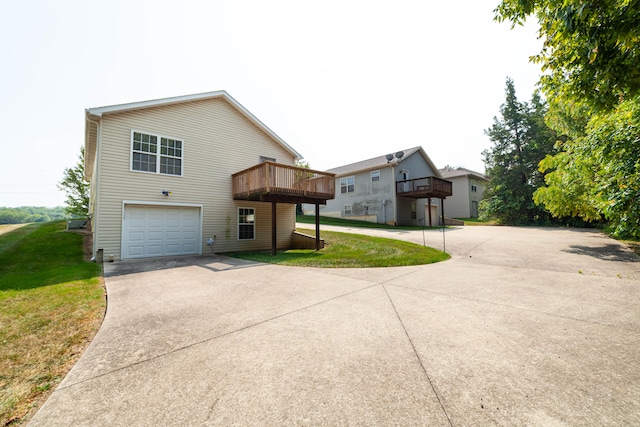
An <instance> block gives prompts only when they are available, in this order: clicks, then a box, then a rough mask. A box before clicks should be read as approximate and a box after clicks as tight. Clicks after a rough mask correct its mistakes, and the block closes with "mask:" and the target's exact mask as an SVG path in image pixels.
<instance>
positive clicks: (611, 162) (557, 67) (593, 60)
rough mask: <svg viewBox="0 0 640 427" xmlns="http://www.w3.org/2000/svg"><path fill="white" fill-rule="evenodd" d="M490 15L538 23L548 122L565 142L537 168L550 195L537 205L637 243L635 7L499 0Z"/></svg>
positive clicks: (631, 3) (638, 16)
mask: <svg viewBox="0 0 640 427" xmlns="http://www.w3.org/2000/svg"><path fill="white" fill-rule="evenodd" d="M495 12H496V19H497V20H498V21H503V20H509V21H511V23H512V25H516V24H521V23H522V22H523V21H524V20H525V19H526V18H527V17H528V16H531V15H534V16H536V18H537V19H538V22H539V23H540V26H541V27H540V31H539V35H540V37H541V38H542V39H543V40H544V47H543V49H542V51H541V52H540V53H539V54H538V55H537V56H534V57H533V58H532V59H533V60H534V61H537V62H539V63H541V64H542V68H543V70H544V71H546V72H547V73H546V74H545V75H544V76H542V78H541V83H542V88H543V90H544V92H545V95H546V97H547V99H548V100H549V112H548V114H547V117H546V120H547V123H548V124H549V125H550V126H551V127H552V128H553V129H554V130H556V131H557V132H559V133H560V134H564V135H566V137H565V138H564V140H563V141H561V142H559V143H558V144H557V146H556V147H557V148H558V151H559V152H558V153H557V154H555V155H553V154H552V153H549V154H550V155H549V156H548V157H546V158H545V159H544V161H543V162H542V163H541V164H540V168H541V171H543V172H546V176H545V180H546V184H547V187H546V188H540V189H539V190H538V191H536V194H535V201H536V202H537V203H541V204H544V205H545V206H546V208H547V209H548V210H550V211H551V212H552V213H553V214H554V215H556V216H559V215H572V216H577V217H580V218H582V219H584V220H587V221H593V220H599V219H601V218H605V219H607V220H608V221H609V222H610V225H611V227H612V231H613V233H614V235H616V236H621V237H622V236H631V237H635V238H640V213H639V212H638V210H639V209H640V207H638V205H639V204H638V203H637V200H640V177H639V176H638V171H639V170H640V163H639V160H638V159H639V157H640V156H639V154H640V153H639V152H638V150H640V148H639V146H640V139H639V137H638V129H639V128H640V118H639V117H638V111H639V109H640V0H601V1H598V2H595V1H584V0H581V1H579V0H503V1H502V3H501V4H500V5H499V6H498V7H497V8H496V10H495Z"/></svg>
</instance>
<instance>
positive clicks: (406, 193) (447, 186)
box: [396, 176, 453, 199]
mask: <svg viewBox="0 0 640 427" xmlns="http://www.w3.org/2000/svg"><path fill="white" fill-rule="evenodd" d="M452 194H453V184H452V183H451V181H447V180H444V179H440V178H436V177H434V176H429V177H426V178H416V179H408V180H406V181H396V195H397V196H398V197H409V198H412V199H424V198H427V197H434V198H438V199H444V198H445V197H448V196H451V195H452Z"/></svg>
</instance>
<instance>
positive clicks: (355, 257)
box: [227, 229, 450, 268]
mask: <svg viewBox="0 0 640 427" xmlns="http://www.w3.org/2000/svg"><path fill="white" fill-rule="evenodd" d="M298 231H300V232H302V233H306V234H311V235H314V234H315V231H313V230H306V229H303V230H298ZM320 237H322V238H323V239H324V240H325V243H326V244H327V245H326V246H325V248H324V249H322V250H320V251H315V250H311V249H295V250H288V251H282V252H278V253H277V254H276V255H275V256H272V255H271V252H270V251H269V252H242V253H233V254H227V255H231V256H234V257H237V258H242V259H247V260H251V261H258V262H264V263H269V264H281V265H291V266H299V267H328V268H347V267H348V268H364V267H394V266H402V265H421V264H431V263H434V262H439V261H444V260H447V259H449V258H450V256H449V254H447V253H444V252H442V251H439V250H437V249H433V248H429V247H424V246H420V245H416V244H415V243H410V242H403V241H400V240H394V239H385V238H381V237H370V236H362V235H358V234H349V233H338V232H332V231H321V232H320Z"/></svg>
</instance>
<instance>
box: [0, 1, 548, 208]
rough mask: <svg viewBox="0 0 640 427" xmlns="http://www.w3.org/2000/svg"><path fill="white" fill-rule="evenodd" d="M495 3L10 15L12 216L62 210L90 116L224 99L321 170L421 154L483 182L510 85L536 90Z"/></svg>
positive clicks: (2, 195) (93, 4) (161, 6)
mask: <svg viewBox="0 0 640 427" xmlns="http://www.w3.org/2000/svg"><path fill="white" fill-rule="evenodd" d="M498 3H499V1H498V0H462V1H456V2H453V1H438V2H436V1H424V0H423V1H402V0H396V1H393V2H391V1H387V2H380V1H372V0H367V1H351V0H340V1H331V0H323V1H314V2H312V1H304V0H298V1H293V0H291V1H284V0H269V1H243V0H228V1H192V0H181V1H173V2H170V1H162V0H153V1H139V0H123V1H115V0H110V1H91V0H78V1H66V0H62V1H61V0H57V1H45V0H40V1H32V0H20V1H17V0H16V1H2V2H1V3H0V46H1V49H0V53H1V55H2V67H1V71H0V73H1V74H0V77H1V78H0V89H1V90H0V93H1V95H0V120H1V122H0V124H1V126H0V129H1V130H2V133H3V138H2V142H1V146H0V148H1V150H0V152H1V153H2V154H1V155H0V206H25V205H29V206H61V205H63V204H64V199H65V197H64V193H62V192H60V191H59V190H58V189H57V188H56V183H58V182H59V181H60V180H61V179H62V174H63V171H64V168H65V167H71V166H73V165H74V164H75V163H76V160H77V155H78V153H79V150H80V146H81V145H82V144H83V143H84V109H85V108H89V107H99V106H105V105H113V104H121V103H126V102H135V101H142V100H149V99H157V98H164V97H169V96H177V95H186V94H192V93H200V92H209V91H214V90H221V89H223V90H226V91H227V92H228V93H229V94H230V95H231V96H233V97H234V98H235V99H236V100H237V101H238V102H240V103H241V104H242V105H243V106H244V107H245V108H247V109H248V110H249V111H251V112H252V113H253V114H254V115H255V116H256V117H258V119H260V120H261V121H262V122H263V123H265V124H266V125H267V126H268V127H269V128H271V130H273V131H274V132H275V133H276V134H278V135H279V136H280V137H281V138H282V139H284V140H285V141H286V142H287V143H288V144H289V145H291V146H292V147H293V148H294V149H295V150H297V151H298V152H299V153H301V154H302V155H303V156H304V158H305V160H306V161H308V162H309V163H310V166H311V167H312V168H313V169H320V170H325V169H329V168H332V167H336V166H340V165H344V164H348V163H352V162H356V161H359V160H364V159H367V158H371V157H375V156H379V155H383V154H387V153H391V152H395V151H398V150H400V149H404V148H410V147H414V146H418V145H421V146H422V147H423V148H424V149H425V151H426V152H427V154H428V155H429V156H430V157H431V159H432V160H433V162H434V163H435V164H436V166H438V167H444V166H445V165H452V166H463V167H466V168H469V169H473V170H476V171H480V172H482V171H484V163H483V162H482V155H481V152H482V151H483V150H484V149H487V148H489V147H490V146H491V144H490V142H489V140H488V139H487V137H486V136H485V134H484V129H486V128H488V127H489V126H491V124H492V123H493V117H494V116H496V115H497V114H498V113H499V107H500V104H502V103H503V102H504V86H505V79H506V77H507V76H509V77H512V78H513V79H514V81H515V84H516V90H517V94H518V98H519V99H520V100H522V101H525V100H529V99H530V97H531V94H532V93H533V90H534V88H535V83H536V82H537V80H538V75H539V74H540V70H539V67H538V66H536V65H534V64H531V63H530V62H529V57H530V56H531V55H534V54H536V53H537V52H538V51H539V50H540V46H541V42H540V41H539V40H537V38H536V30H537V26H536V25H527V26H525V27H517V28H515V29H514V30H511V29H510V25H509V24H508V23H502V24H498V23H496V22H494V21H493V9H494V8H495V7H496V5H497V4H498ZM229 155H233V147H229Z"/></svg>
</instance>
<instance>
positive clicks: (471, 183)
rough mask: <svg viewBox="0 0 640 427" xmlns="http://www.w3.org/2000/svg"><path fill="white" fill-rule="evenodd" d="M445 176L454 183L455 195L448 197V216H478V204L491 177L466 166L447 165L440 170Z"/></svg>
mask: <svg viewBox="0 0 640 427" xmlns="http://www.w3.org/2000/svg"><path fill="white" fill-rule="evenodd" d="M439 172H440V175H442V177H443V178H445V179H447V180H449V181H451V182H452V183H453V196H451V197H450V198H448V199H447V216H448V217H451V218H477V217H478V204H479V203H480V200H482V197H483V195H484V190H485V188H486V187H487V184H488V183H489V178H487V177H486V176H485V175H484V174H481V173H480V172H474V171H472V170H469V169H465V168H451V167H446V168H444V169H440V170H439Z"/></svg>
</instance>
